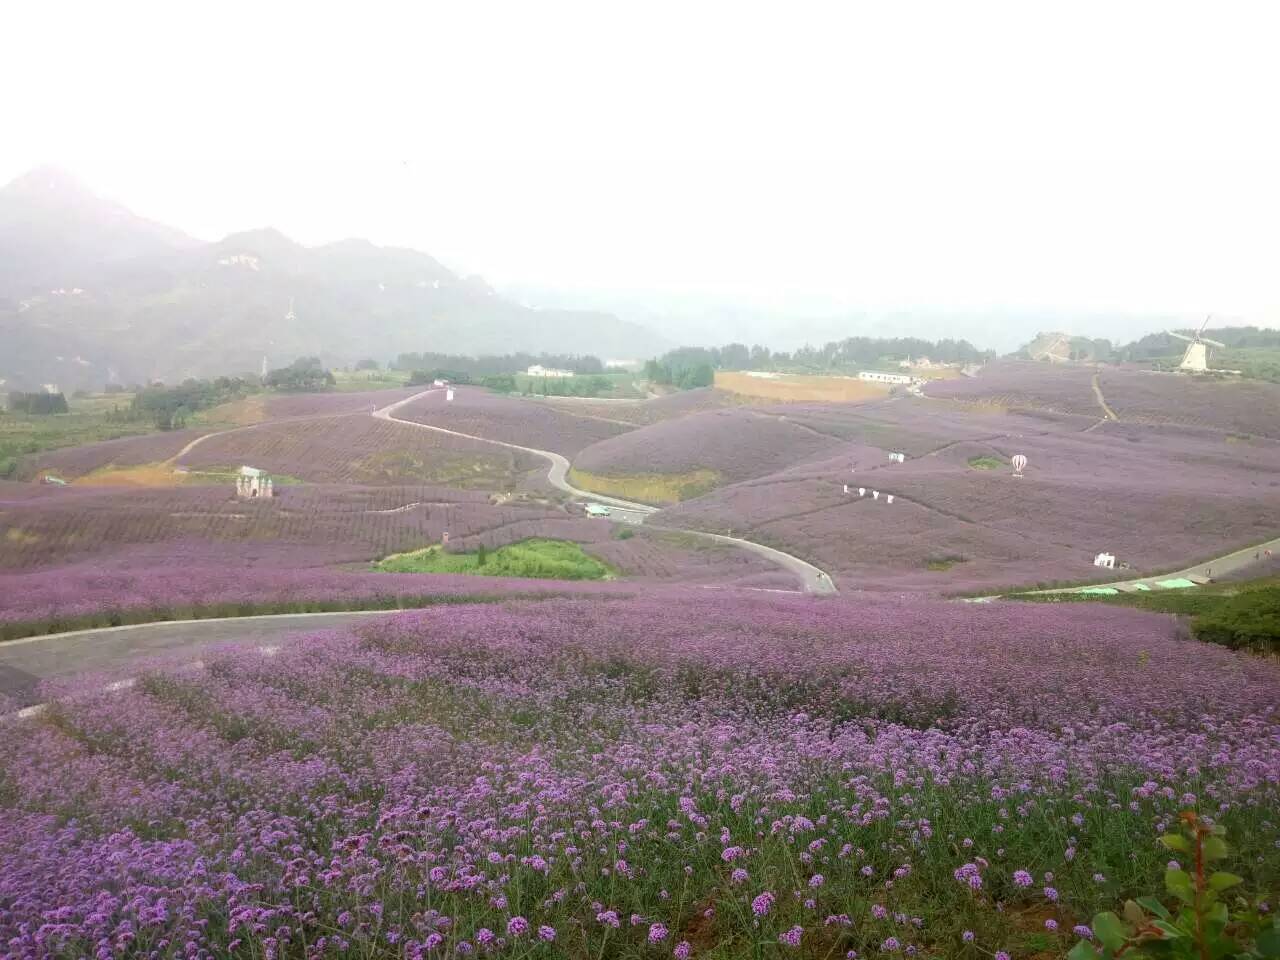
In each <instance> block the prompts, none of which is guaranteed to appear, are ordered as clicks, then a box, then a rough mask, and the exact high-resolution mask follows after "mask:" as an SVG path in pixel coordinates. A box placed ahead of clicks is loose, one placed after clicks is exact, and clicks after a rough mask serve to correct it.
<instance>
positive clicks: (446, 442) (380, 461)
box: [179, 412, 542, 488]
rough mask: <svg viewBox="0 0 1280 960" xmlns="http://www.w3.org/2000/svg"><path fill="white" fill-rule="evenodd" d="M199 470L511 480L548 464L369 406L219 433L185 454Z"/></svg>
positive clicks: (467, 482) (491, 483)
mask: <svg viewBox="0 0 1280 960" xmlns="http://www.w3.org/2000/svg"><path fill="white" fill-rule="evenodd" d="M179 463H180V464H181V465H182V466H185V467H189V468H191V469H193V470H199V469H201V468H207V467H226V466H228V465H236V464H241V463H248V464H252V465H253V466H256V467H260V468H262V469H264V470H269V471H271V472H272V473H276V474H284V475H287V476H290V477H297V478H299V479H301V480H306V481H308V482H311V483H415V482H416V483H444V484H448V485H450V486H455V487H475V486H485V487H489V488H494V487H510V486H512V485H513V484H514V483H515V482H516V480H517V479H518V478H519V476H520V475H521V474H523V473H524V472H526V471H528V470H532V469H534V468H537V467H539V466H541V465H542V461H541V460H540V459H538V458H537V457H534V456H532V455H531V454H524V453H520V452H518V451H515V450H509V449H505V448H503V447H499V446H495V445H494V444H491V443H482V442H480V441H478V440H464V439H462V438H461V437H451V436H448V435H447V434H443V433H432V432H431V431H427V430H417V429H415V428H413V427H408V426H405V425H403V424H398V423H391V422H388V421H386V420H375V419H374V418H373V417H370V416H369V415H368V414H367V412H366V413H357V414H345V415H342V416H335V417H322V418H319V419H314V420H302V421H292V422H279V423H264V424H262V425H260V426H257V427H254V428H253V429H251V430H238V431H236V432H234V433H226V434H223V435H221V436H217V437H211V438H210V439H208V440H206V441H204V442H202V443H201V444H200V445H199V446H197V447H196V448H195V449H194V450H192V451H191V452H190V453H188V454H186V455H185V456H183V457H182V458H181V460H180V461H179Z"/></svg>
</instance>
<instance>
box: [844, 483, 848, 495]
mask: <svg viewBox="0 0 1280 960" xmlns="http://www.w3.org/2000/svg"><path fill="white" fill-rule="evenodd" d="M844 492H845V493H848V492H849V485H848V484H847V483H846V484H845V485H844Z"/></svg>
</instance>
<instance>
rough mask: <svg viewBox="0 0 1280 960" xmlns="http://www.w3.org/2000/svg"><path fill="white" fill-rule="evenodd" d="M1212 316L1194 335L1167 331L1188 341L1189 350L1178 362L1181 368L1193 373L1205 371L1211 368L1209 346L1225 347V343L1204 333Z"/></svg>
mask: <svg viewBox="0 0 1280 960" xmlns="http://www.w3.org/2000/svg"><path fill="white" fill-rule="evenodd" d="M1210 319H1212V316H1209V317H1205V318H1204V323H1202V324H1200V329H1199V330H1197V331H1196V335H1195V336H1194V337H1188V336H1187V335H1186V334H1183V333H1175V332H1174V331H1173V330H1168V331H1166V332H1167V333H1168V334H1169V336H1171V337H1177V338H1178V339H1179V340H1185V341H1187V350H1186V352H1185V353H1184V354H1183V355H1182V362H1181V363H1180V364H1178V369H1179V370H1190V371H1191V372H1192V373H1203V372H1204V371H1205V370H1208V369H1209V348H1210V347H1225V346H1226V344H1225V343H1219V342H1218V341H1217V340H1210V339H1209V338H1208V337H1206V336H1205V335H1204V328H1205V327H1207V326H1208V325H1209V320H1210Z"/></svg>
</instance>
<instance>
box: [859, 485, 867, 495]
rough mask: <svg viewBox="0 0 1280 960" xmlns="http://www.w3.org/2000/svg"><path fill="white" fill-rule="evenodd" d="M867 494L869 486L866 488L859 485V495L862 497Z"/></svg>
mask: <svg viewBox="0 0 1280 960" xmlns="http://www.w3.org/2000/svg"><path fill="white" fill-rule="evenodd" d="M866 495H867V488H866V487H859V488H858V496H860V497H865V496H866Z"/></svg>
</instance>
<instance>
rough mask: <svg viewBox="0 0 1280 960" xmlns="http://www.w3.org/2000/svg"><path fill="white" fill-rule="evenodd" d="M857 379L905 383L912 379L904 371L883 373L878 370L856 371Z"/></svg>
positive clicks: (912, 378) (873, 381)
mask: <svg viewBox="0 0 1280 960" xmlns="http://www.w3.org/2000/svg"><path fill="white" fill-rule="evenodd" d="M858 379H859V380H868V381H870V382H872V383H901V384H907V383H910V382H911V381H912V380H914V379H915V378H914V377H910V376H908V375H907V374H905V373H883V372H882V371H880V370H860V371H858Z"/></svg>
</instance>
